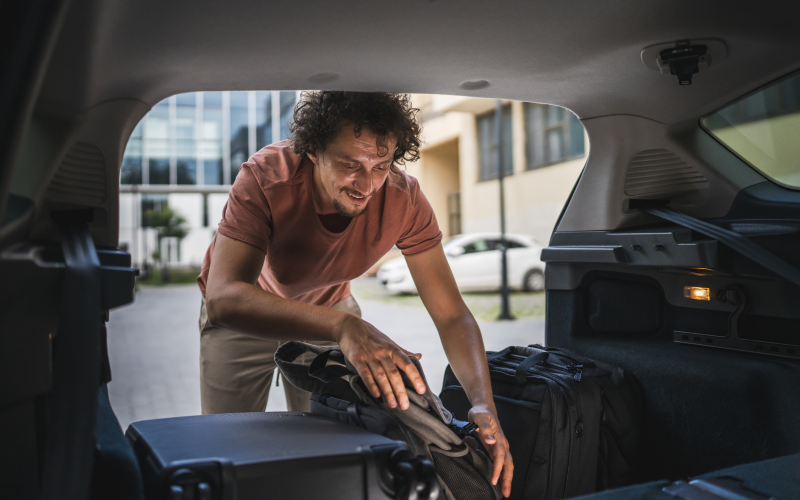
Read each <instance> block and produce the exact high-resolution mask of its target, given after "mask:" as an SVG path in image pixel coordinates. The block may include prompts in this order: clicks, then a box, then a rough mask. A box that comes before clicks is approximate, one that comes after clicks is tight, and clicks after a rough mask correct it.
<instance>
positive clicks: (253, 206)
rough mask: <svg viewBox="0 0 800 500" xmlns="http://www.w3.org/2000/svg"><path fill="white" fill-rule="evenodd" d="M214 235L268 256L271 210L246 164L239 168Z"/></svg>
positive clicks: (270, 234)
mask: <svg viewBox="0 0 800 500" xmlns="http://www.w3.org/2000/svg"><path fill="white" fill-rule="evenodd" d="M217 232H219V233H220V234H223V235H225V236H227V237H228V238H233V239H235V240H239V241H243V242H245V243H248V244H250V245H253V246H254V247H256V248H258V249H260V250H262V251H263V252H264V253H267V249H268V248H269V239H270V236H272V211H271V210H270V207H269V203H268V202H267V198H266V197H265V196H264V191H262V190H261V186H260V185H259V183H258V181H257V179H256V177H255V175H253V172H252V170H251V168H250V167H249V166H248V164H247V163H245V164H244V165H242V168H241V170H239V173H238V175H237V176H236V181H234V183H233V186H232V187H231V192H230V196H229V197H228V203H226V204H225V208H224V209H223V211H222V220H221V221H220V223H219V229H217Z"/></svg>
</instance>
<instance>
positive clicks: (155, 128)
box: [144, 100, 169, 184]
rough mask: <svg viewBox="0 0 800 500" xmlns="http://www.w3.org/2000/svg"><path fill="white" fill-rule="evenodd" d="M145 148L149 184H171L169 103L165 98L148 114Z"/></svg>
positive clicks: (145, 128)
mask: <svg viewBox="0 0 800 500" xmlns="http://www.w3.org/2000/svg"><path fill="white" fill-rule="evenodd" d="M144 150H145V155H146V156H147V158H148V162H147V164H148V172H147V173H148V176H147V183H148V184H169V103H168V101H167V100H163V101H161V102H160V103H158V104H156V105H155V106H153V109H152V110H151V111H150V112H149V113H148V114H147V117H146V120H145V127H144Z"/></svg>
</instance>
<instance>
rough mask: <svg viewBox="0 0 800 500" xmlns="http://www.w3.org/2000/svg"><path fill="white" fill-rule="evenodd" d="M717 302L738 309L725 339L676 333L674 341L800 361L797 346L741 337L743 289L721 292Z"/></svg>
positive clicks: (730, 319) (732, 316)
mask: <svg viewBox="0 0 800 500" xmlns="http://www.w3.org/2000/svg"><path fill="white" fill-rule="evenodd" d="M717 300H719V301H720V302H725V303H729V304H731V305H733V306H735V307H736V309H734V310H733V312H732V313H731V315H730V317H729V318H728V334H727V335H726V336H725V337H719V336H715V335H705V334H698V333H691V332H682V331H676V332H674V333H673V335H674V337H673V340H674V341H675V342H676V343H678V344H686V345H701V346H704V347H712V348H716V349H727V350H729V351H743V352H754V353H757V354H766V355H769V356H778V357H782V358H792V359H800V348H798V347H796V346H791V345H785V344H777V343H771V342H763V341H758V340H747V339H742V338H740V337H739V316H741V315H742V313H743V312H744V310H745V308H746V307H747V300H746V298H745V293H744V290H743V289H742V288H741V287H738V286H731V287H728V288H726V289H724V290H721V291H720V293H719V294H718V295H717Z"/></svg>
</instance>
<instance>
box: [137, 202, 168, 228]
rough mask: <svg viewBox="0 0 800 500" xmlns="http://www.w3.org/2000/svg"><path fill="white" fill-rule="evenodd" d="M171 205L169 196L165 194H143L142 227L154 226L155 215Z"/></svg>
mask: <svg viewBox="0 0 800 500" xmlns="http://www.w3.org/2000/svg"><path fill="white" fill-rule="evenodd" d="M168 206H169V197H168V196H167V195H165V194H143V195H142V211H141V214H142V227H152V220H153V217H154V216H155V215H156V214H158V213H159V212H161V211H162V210H164V209H165V208H167V207H168Z"/></svg>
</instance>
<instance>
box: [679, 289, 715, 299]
mask: <svg viewBox="0 0 800 500" xmlns="http://www.w3.org/2000/svg"><path fill="white" fill-rule="evenodd" d="M683 296H684V297H685V298H687V299H692V300H711V290H710V289H708V288H702V287H699V286H685V287H683Z"/></svg>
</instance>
